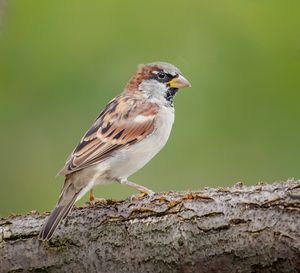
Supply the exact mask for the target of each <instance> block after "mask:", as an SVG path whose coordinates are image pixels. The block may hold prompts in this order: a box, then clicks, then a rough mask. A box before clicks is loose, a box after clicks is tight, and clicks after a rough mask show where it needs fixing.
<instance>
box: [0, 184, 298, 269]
mask: <svg viewBox="0 0 300 273" xmlns="http://www.w3.org/2000/svg"><path fill="white" fill-rule="evenodd" d="M45 216H46V214H38V213H31V214H29V215H24V216H11V217H9V218H7V219H1V220H0V272H28V271H30V272H115V273H118V272H156V273H159V272H164V273H165V272H186V273H187V272H225V273H226V272H230V273H231V272H240V273H242V272H245V273H248V272H249V273H250V272H255V273H257V272H261V273H267V272H288V273H293V272H299V271H300V239H299V238H300V181H287V182H284V183H277V184H273V185H257V186H251V187H246V186H243V185H240V184H238V185H235V187H233V188H219V189H209V188H207V189H204V190H202V191H197V192H168V193H157V194H155V195H154V196H151V197H149V196H147V197H144V198H135V199H133V198H131V200H130V199H127V200H125V201H119V202H113V201H109V202H108V204H106V205H103V204H102V205H101V204H99V205H97V206H96V207H94V208H90V207H85V208H78V209H74V211H73V212H72V213H71V215H70V216H69V217H67V219H66V220H65V221H64V222H63V223H62V224H61V225H60V227H59V228H58V230H57V232H56V233H55V235H54V237H53V238H52V240H51V241H50V242H41V241H38V240H37V239H36V236H37V234H38V232H39V230H40V228H41V226H42V223H43V222H44V218H45Z"/></svg>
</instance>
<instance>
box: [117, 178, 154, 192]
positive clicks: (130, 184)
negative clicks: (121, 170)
mask: <svg viewBox="0 0 300 273" xmlns="http://www.w3.org/2000/svg"><path fill="white" fill-rule="evenodd" d="M118 181H119V182H120V183H121V184H124V185H127V186H129V187H132V188H134V189H136V190H138V191H139V192H141V193H142V194H147V195H152V194H154V191H152V190H150V189H148V188H146V187H144V186H142V185H138V184H136V183H133V182H131V181H128V180H127V179H120V180H118Z"/></svg>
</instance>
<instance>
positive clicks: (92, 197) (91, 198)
mask: <svg viewBox="0 0 300 273" xmlns="http://www.w3.org/2000/svg"><path fill="white" fill-rule="evenodd" d="M89 201H90V206H91V207H94V206H95V204H96V203H102V204H106V203H107V202H106V199H105V198H96V197H95V195H94V192H93V190H90V195H89Z"/></svg>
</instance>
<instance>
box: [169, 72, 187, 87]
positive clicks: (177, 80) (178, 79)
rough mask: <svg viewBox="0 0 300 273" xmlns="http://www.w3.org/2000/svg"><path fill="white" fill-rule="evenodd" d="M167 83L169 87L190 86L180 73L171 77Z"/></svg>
mask: <svg viewBox="0 0 300 273" xmlns="http://www.w3.org/2000/svg"><path fill="white" fill-rule="evenodd" d="M168 84H169V86H170V87H171V88H185V87H192V85H191V84H190V82H189V81H188V80H187V79H186V78H185V77H183V76H182V75H179V76H178V77H176V78H174V79H172V80H171V81H169V82H168Z"/></svg>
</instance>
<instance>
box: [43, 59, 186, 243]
mask: <svg viewBox="0 0 300 273" xmlns="http://www.w3.org/2000/svg"><path fill="white" fill-rule="evenodd" d="M185 87H191V84H190V82H189V81H188V80H187V79H186V78H185V77H184V76H183V75H182V73H181V72H180V70H179V69H178V68H177V67H175V66H174V65H172V64H170V63H166V62H152V63H147V64H141V65H139V66H138V69H137V72H136V73H135V74H134V75H133V77H132V78H131V79H130V80H129V82H128V83H127V84H126V86H125V88H124V90H123V92H122V93H121V94H120V95H118V96H116V97H115V98H114V99H112V100H111V101H110V102H109V103H108V104H107V105H106V107H105V108H104V110H103V111H102V112H101V113H100V114H99V115H98V117H97V118H96V119H95V121H94V123H93V124H92V126H91V127H90V129H89V130H88V131H87V132H86V133H85V135H84V136H83V137H82V139H81V141H80V142H79V144H78V145H77V146H76V147H75V149H74V150H73V152H72V153H71V155H70V156H69V157H68V159H67V161H66V163H65V166H64V167H63V169H62V170H61V171H60V172H59V173H58V175H61V176H64V177H65V181H64V185H63V188H62V190H61V193H60V196H59V199H58V202H57V204H56V207H55V208H54V209H53V210H52V212H51V213H50V216H49V217H48V218H47V219H46V221H45V223H44V225H43V227H42V229H41V231H40V233H39V235H38V239H39V240H42V241H48V240H50V239H51V238H52V236H53V233H54V231H55V230H56V228H57V227H58V225H59V223H60V222H61V221H62V220H63V219H64V218H65V217H66V216H67V215H68V214H69V213H70V211H71V210H72V208H73V206H74V203H75V202H76V201H78V200H79V199H80V198H81V197H82V196H84V195H85V194H86V193H87V192H90V195H89V199H90V202H91V203H92V202H93V201H94V200H95V197H94V194H93V188H94V187H95V186H96V185H101V184H106V183H112V182H119V183H120V184H124V185H127V186H130V187H133V188H135V189H136V190H138V191H139V192H141V193H144V194H153V193H154V192H153V191H152V190H150V189H148V188H146V187H144V186H142V185H139V184H136V183H134V182H131V181H129V180H128V177H130V176H131V175H132V174H134V173H135V172H137V171H138V170H140V169H141V168H142V167H143V166H145V165H146V164H147V163H148V162H149V161H150V160H151V159H152V158H153V157H154V156H155V155H156V154H157V153H158V152H159V151H160V150H161V149H162V148H163V147H164V146H165V144H166V142H167V140H168V138H169V136H170V132H171V129H172V125H173V122H174V96H175V95H176V93H177V92H178V90H179V89H181V88H185Z"/></svg>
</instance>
